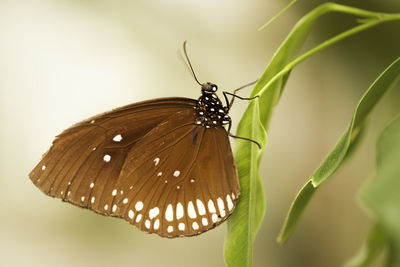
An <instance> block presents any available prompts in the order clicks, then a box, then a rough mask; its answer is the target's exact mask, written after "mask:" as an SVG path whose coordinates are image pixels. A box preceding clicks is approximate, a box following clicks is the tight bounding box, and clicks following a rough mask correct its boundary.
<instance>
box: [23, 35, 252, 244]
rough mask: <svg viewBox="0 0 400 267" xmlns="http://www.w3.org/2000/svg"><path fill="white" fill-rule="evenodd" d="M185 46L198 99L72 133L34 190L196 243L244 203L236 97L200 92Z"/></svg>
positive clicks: (44, 163) (140, 107) (56, 146)
mask: <svg viewBox="0 0 400 267" xmlns="http://www.w3.org/2000/svg"><path fill="white" fill-rule="evenodd" d="M185 45H186V42H185V43H184V47H183V48H184V52H185V56H186V58H187V61H188V63H189V66H190V69H191V70H192V73H193V76H194V78H195V79H196V81H197V83H198V84H200V85H201V96H200V97H199V99H197V100H195V99H189V98H181V97H174V98H160V99H153V100H148V101H144V102H139V103H134V104H131V105H127V106H123V107H120V108H117V109H114V110H112V111H110V112H106V113H104V114H100V115H97V116H94V117H92V118H89V119H87V120H84V121H82V122H79V123H77V124H75V125H73V126H72V127H70V128H68V129H66V130H65V131H63V132H62V133H61V134H60V135H58V136H57V137H56V138H55V140H54V141H53V144H52V146H51V147H50V149H49V150H48V151H47V152H46V153H45V154H44V155H43V157H42V159H41V161H40V162H39V163H38V164H37V166H36V167H35V168H34V169H33V170H32V171H31V173H30V174H29V176H30V179H31V180H32V182H33V183H34V184H35V186H36V187H38V188H39V189H40V190H41V191H43V192H44V193H45V194H47V195H49V196H52V197H55V198H60V199H62V200H63V201H66V202H70V203H72V204H74V205H77V206H79V207H82V208H86V209H90V210H93V211H95V212H97V213H99V214H102V215H105V216H112V217H120V218H123V219H125V220H126V221H128V222H129V223H131V224H133V225H135V226H136V227H137V228H139V229H140V230H143V231H146V232H149V233H155V234H158V235H160V236H162V237H170V238H172V237H179V236H193V235H198V234H201V233H203V232H205V231H207V230H210V229H212V228H214V227H216V226H217V225H219V224H221V223H222V222H223V221H224V220H226V219H227V218H228V217H229V215H231V214H232V212H233V211H234V209H235V206H236V203H237V201H238V198H239V196H240V186H239V180H238V174H237V170H236V166H235V162H234V159H233V155H232V150H231V147H230V143H229V139H228V136H229V135H231V136H233V137H236V136H234V135H232V134H230V132H229V131H230V128H231V118H230V117H229V109H230V107H231V106H232V104H233V99H234V97H233V98H232V99H231V101H230V102H228V99H227V94H228V95H232V96H236V95H235V94H230V93H227V92H224V97H225V101H226V105H223V104H222V102H221V100H220V99H219V98H218V96H217V94H216V92H217V89H218V88H217V85H215V84H213V83H209V82H207V83H203V84H201V83H200V82H199V81H198V80H197V78H196V75H195V74H194V71H193V68H192V66H191V64H190V61H189V58H188V57H187V53H186V46H185ZM246 86H247V85H246ZM241 88H243V87H241ZM241 88H239V89H237V90H240V89H241ZM236 97H238V96H236ZM239 98H241V97H239ZM241 99H252V98H241ZM225 127H228V130H227V129H226V128H225ZM236 138H240V139H245V140H249V141H252V140H250V139H247V138H243V137H236ZM252 142H255V141H252ZM255 143H256V144H257V142H255Z"/></svg>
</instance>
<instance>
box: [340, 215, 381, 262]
mask: <svg viewBox="0 0 400 267" xmlns="http://www.w3.org/2000/svg"><path fill="white" fill-rule="evenodd" d="M386 245H387V234H386V231H385V230H384V229H383V227H382V225H380V224H379V223H375V224H374V225H373V226H372V228H371V229H370V231H369V233H368V235H367V238H366V239H365V241H364V244H363V246H362V247H361V249H360V251H359V252H358V253H357V255H356V256H354V258H352V259H351V260H350V261H349V262H347V263H346V264H345V265H344V266H345V267H367V266H369V265H370V264H371V263H373V261H374V260H375V259H376V257H377V256H378V255H379V254H380V253H381V252H382V251H383V250H384V249H385V247H386Z"/></svg>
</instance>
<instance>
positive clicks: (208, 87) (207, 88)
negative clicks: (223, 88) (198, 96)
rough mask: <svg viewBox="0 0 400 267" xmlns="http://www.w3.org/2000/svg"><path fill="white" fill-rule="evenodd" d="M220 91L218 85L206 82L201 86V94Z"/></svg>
mask: <svg viewBox="0 0 400 267" xmlns="http://www.w3.org/2000/svg"><path fill="white" fill-rule="evenodd" d="M217 90H218V86H217V85H216V84H213V83H210V82H206V83H203V84H202V85H201V92H202V93H209V94H212V93H215V92H217Z"/></svg>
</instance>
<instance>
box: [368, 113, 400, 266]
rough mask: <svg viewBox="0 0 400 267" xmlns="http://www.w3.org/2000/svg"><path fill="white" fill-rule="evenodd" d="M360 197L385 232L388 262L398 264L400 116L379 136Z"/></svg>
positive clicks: (399, 244)
mask: <svg viewBox="0 0 400 267" xmlns="http://www.w3.org/2000/svg"><path fill="white" fill-rule="evenodd" d="M360 197H361V200H362V202H363V203H364V205H365V207H366V208H367V209H368V210H369V211H371V212H372V214H373V216H374V220H375V221H377V222H378V223H379V224H380V225H382V227H383V228H384V230H385V231H386V233H387V236H388V239H389V240H388V245H389V246H390V250H391V251H390V259H389V261H388V265H389V266H397V265H400V115H399V116H398V117H397V118H396V119H395V120H394V121H393V122H391V123H390V124H389V126H387V127H386V128H385V129H384V131H383V132H382V134H381V135H380V137H379V139H378V144H377V169H376V175H375V177H374V178H373V179H371V180H369V181H368V182H367V183H366V185H365V186H364V187H363V188H362V190H361V194H360ZM389 263H390V264H389Z"/></svg>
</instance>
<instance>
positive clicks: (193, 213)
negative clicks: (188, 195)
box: [188, 201, 197, 219]
mask: <svg viewBox="0 0 400 267" xmlns="http://www.w3.org/2000/svg"><path fill="white" fill-rule="evenodd" d="M188 214H189V217H190V218H192V219H194V218H196V216H197V215H196V211H195V210H194V206H193V202H192V201H189V203H188Z"/></svg>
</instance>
